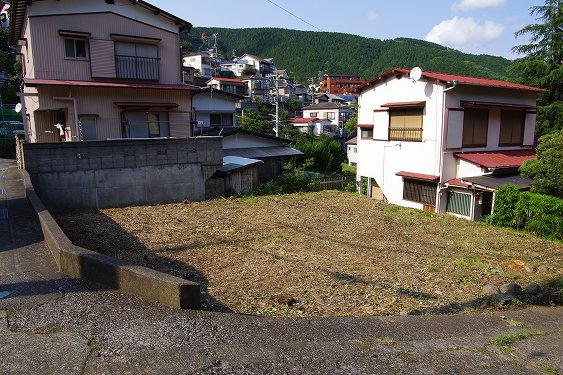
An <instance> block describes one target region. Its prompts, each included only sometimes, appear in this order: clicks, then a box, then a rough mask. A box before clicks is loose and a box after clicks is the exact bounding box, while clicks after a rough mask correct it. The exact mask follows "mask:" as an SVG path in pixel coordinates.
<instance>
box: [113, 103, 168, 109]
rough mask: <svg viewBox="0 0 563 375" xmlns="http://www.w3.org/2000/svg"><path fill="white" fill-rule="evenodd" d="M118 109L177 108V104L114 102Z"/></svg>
mask: <svg viewBox="0 0 563 375" xmlns="http://www.w3.org/2000/svg"><path fill="white" fill-rule="evenodd" d="M114 104H115V105H116V106H118V107H123V108H176V107H178V106H179V105H178V104H176V103H154V102H114Z"/></svg>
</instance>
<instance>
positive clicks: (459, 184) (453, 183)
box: [446, 178, 470, 188]
mask: <svg viewBox="0 0 563 375" xmlns="http://www.w3.org/2000/svg"><path fill="white" fill-rule="evenodd" d="M446 184H448V185H450V186H455V187H460V188H467V187H469V186H470V185H469V184H466V183H465V182H463V181H462V179H461V178H454V179H453V180H449V181H446Z"/></svg>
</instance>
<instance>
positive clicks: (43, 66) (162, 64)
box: [28, 13, 181, 84]
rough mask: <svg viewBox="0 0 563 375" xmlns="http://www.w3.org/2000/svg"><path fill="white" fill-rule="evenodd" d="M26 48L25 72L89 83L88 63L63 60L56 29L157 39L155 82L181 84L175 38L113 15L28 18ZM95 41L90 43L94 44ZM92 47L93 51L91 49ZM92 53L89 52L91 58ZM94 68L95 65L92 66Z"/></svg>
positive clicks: (61, 41) (97, 36)
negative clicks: (28, 60)
mask: <svg viewBox="0 0 563 375" xmlns="http://www.w3.org/2000/svg"><path fill="white" fill-rule="evenodd" d="M29 24H30V33H29V34H30V35H29V36H30V38H29V40H28V43H29V45H30V46H31V48H32V49H33V54H32V56H33V58H34V60H33V62H32V64H31V65H32V66H29V67H28V68H29V70H28V71H34V74H33V75H32V77H34V78H41V79H69V80H84V81H87V80H90V79H91V74H90V61H88V60H68V59H65V58H64V39H63V37H61V36H60V35H59V33H58V32H59V30H61V29H63V30H73V31H80V32H87V33H91V36H90V40H89V43H88V44H90V48H92V46H91V44H92V41H93V40H97V41H110V40H111V39H110V35H111V34H123V35H130V36H138V37H146V38H155V39H161V41H160V43H158V56H159V57H160V60H159V62H158V66H159V81H158V82H159V83H165V84H176V83H180V82H181V78H180V77H181V64H180V61H181V60H180V48H179V36H178V34H174V33H171V32H167V31H163V30H161V29H158V28H156V27H153V26H149V25H146V24H143V23H140V22H136V21H134V20H132V19H128V18H125V17H122V16H119V15H117V14H113V13H92V14H73V15H54V16H45V17H43V16H36V17H30V18H29ZM96 43H97V42H94V44H96ZM94 48H97V46H95V47H94ZM92 53H93V51H90V53H89V59H90V58H91V55H92ZM94 64H95V65H96V64H97V62H95V63H94Z"/></svg>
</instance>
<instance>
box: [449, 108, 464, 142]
mask: <svg viewBox="0 0 563 375" xmlns="http://www.w3.org/2000/svg"><path fill="white" fill-rule="evenodd" d="M447 132H448V133H447V134H448V138H447V143H446V147H447V148H461V141H462V136H463V110H454V109H448V130H447Z"/></svg>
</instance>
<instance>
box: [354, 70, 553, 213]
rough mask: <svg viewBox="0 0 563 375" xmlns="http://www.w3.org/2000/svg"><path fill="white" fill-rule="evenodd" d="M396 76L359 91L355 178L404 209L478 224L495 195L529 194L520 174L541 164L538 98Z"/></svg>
mask: <svg viewBox="0 0 563 375" xmlns="http://www.w3.org/2000/svg"><path fill="white" fill-rule="evenodd" d="M409 73H410V71H409V70H407V69H399V68H396V69H392V70H390V71H388V72H385V73H383V74H381V75H380V76H378V77H376V78H374V79H372V80H370V81H369V82H368V83H366V84H365V85H364V86H362V87H361V88H360V89H359V90H358V91H359V94H360V95H359V112H358V133H359V137H358V160H357V163H358V165H357V167H358V172H357V178H358V180H359V179H361V178H362V177H365V178H367V179H368V184H369V189H368V190H369V194H371V195H372V196H378V197H380V198H385V199H386V200H388V201H389V202H391V203H394V204H398V205H401V206H406V207H412V208H418V209H424V210H427V211H431V212H437V213H450V214H454V215H458V216H461V217H464V218H467V219H471V220H475V219H477V218H478V217H480V216H481V215H485V214H490V213H491V211H492V209H493V199H494V193H495V191H496V189H497V188H498V187H499V186H501V185H503V184H506V183H514V184H516V185H518V186H520V187H521V188H523V189H525V188H527V187H529V185H530V182H531V181H529V180H526V179H523V178H522V177H520V176H519V175H518V167H519V166H520V165H521V164H522V163H523V162H524V161H526V160H530V159H533V158H535V150H534V148H533V145H534V133H535V126H536V97H537V94H538V93H539V92H542V91H543V90H542V89H538V88H535V87H530V86H524V85H519V84H515V83H511V82H505V81H499V80H493V79H484V78H473V77H465V76H458V75H452V74H443V73H435V72H423V73H422V77H421V78H420V80H416V79H415V80H412V79H410V78H409Z"/></svg>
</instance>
